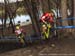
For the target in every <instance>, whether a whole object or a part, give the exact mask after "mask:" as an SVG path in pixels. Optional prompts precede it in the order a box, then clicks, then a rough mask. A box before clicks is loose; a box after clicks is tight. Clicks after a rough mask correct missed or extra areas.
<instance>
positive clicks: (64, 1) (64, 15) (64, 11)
mask: <svg viewBox="0 0 75 56" xmlns="http://www.w3.org/2000/svg"><path fill="white" fill-rule="evenodd" d="M61 14H62V20H64V19H66V18H67V0H61ZM62 25H63V26H67V25H68V22H67V21H63V22H62Z"/></svg>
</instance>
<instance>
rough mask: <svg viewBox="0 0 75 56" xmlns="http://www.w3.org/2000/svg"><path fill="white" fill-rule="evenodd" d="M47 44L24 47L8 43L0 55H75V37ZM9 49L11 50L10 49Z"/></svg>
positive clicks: (0, 51)
mask: <svg viewBox="0 0 75 56" xmlns="http://www.w3.org/2000/svg"><path fill="white" fill-rule="evenodd" d="M52 44H54V45H53V47H52ZM52 44H51V43H50V42H48V43H46V44H37V45H31V46H27V47H24V48H20V47H18V46H17V45H16V44H14V47H13V48H11V47H12V46H13V45H12V44H11V45H10V46H9V45H8V47H9V48H6V47H2V48H3V49H4V48H5V49H6V50H5V51H2V50H0V56H75V39H73V38H63V39H60V40H57V41H53V42H52ZM8 49H9V50H8Z"/></svg>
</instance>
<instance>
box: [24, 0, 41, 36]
mask: <svg viewBox="0 0 75 56" xmlns="http://www.w3.org/2000/svg"><path fill="white" fill-rule="evenodd" d="M35 3H36V2H35V0H34V1H33V0H24V6H25V8H26V10H27V12H28V14H29V15H30V17H31V20H32V26H33V31H34V34H35V35H40V29H39V22H38V19H39V17H37V16H38V15H37V14H38V13H37V12H38V10H37V7H36V4H35Z"/></svg>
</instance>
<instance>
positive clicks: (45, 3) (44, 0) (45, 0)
mask: <svg viewBox="0 0 75 56" xmlns="http://www.w3.org/2000/svg"><path fill="white" fill-rule="evenodd" d="M42 8H43V12H49V11H50V7H49V0H42Z"/></svg>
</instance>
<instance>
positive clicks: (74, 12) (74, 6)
mask: <svg viewBox="0 0 75 56" xmlns="http://www.w3.org/2000/svg"><path fill="white" fill-rule="evenodd" d="M73 16H74V18H75V0H73ZM73 24H74V25H75V20H73Z"/></svg>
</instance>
